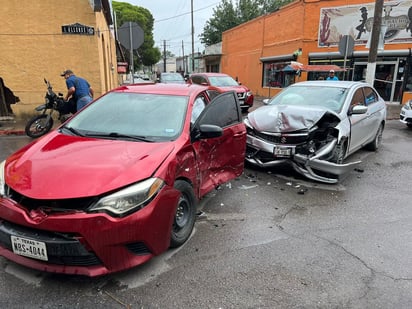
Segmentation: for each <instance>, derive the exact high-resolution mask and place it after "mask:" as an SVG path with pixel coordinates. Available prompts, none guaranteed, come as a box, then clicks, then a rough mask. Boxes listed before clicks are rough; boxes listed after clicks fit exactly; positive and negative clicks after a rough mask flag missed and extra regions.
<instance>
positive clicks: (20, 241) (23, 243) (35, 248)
mask: <svg viewBox="0 0 412 309" xmlns="http://www.w3.org/2000/svg"><path fill="white" fill-rule="evenodd" d="M11 245H12V247H13V252H14V253H15V254H18V255H23V256H27V257H31V258H33V259H38V260H43V261H47V260H48V258H47V249H46V244H45V243H44V242H41V241H37V240H33V239H28V238H22V237H16V236H11Z"/></svg>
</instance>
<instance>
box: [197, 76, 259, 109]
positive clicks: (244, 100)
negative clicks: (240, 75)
mask: <svg viewBox="0 0 412 309" xmlns="http://www.w3.org/2000/svg"><path fill="white" fill-rule="evenodd" d="M189 82H190V83H193V84H199V85H206V86H214V87H216V88H218V89H219V90H221V91H235V92H236V94H237V97H238V99H239V103H240V107H241V109H242V111H243V112H247V111H248V110H249V108H251V107H252V106H253V100H254V96H253V94H252V91H250V89H249V88H248V87H246V86H245V85H241V84H239V83H238V82H237V81H236V80H235V79H233V78H232V77H231V76H229V75H227V74H223V73H194V74H191V75H190V79H189Z"/></svg>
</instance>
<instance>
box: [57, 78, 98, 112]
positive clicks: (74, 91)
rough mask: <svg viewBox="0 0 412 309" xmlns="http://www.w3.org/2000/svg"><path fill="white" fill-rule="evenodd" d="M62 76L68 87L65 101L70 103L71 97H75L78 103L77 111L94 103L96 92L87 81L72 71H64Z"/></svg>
mask: <svg viewBox="0 0 412 309" xmlns="http://www.w3.org/2000/svg"><path fill="white" fill-rule="evenodd" d="M61 76H63V77H64V78H65V79H66V86H67V94H66V96H65V97H64V99H65V101H68V100H69V99H70V97H73V98H74V100H75V101H76V111H79V110H80V109H82V108H83V107H84V106H85V105H87V104H88V103H90V102H91V101H93V95H94V91H93V89H92V87H91V86H90V84H89V82H88V81H87V80H85V79H84V78H81V77H78V76H76V75H74V73H73V71H72V70H66V71H64V72H63V73H62V74H61Z"/></svg>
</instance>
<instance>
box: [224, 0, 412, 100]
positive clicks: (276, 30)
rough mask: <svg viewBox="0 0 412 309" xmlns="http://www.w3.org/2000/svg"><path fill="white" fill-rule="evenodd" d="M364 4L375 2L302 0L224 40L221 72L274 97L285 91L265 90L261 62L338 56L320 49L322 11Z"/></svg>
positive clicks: (231, 32)
mask: <svg viewBox="0 0 412 309" xmlns="http://www.w3.org/2000/svg"><path fill="white" fill-rule="evenodd" d="M363 3H373V1H369V2H368V1H364V0H347V1H340V0H336V1H320V0H313V1H311V0H305V1H302V0H298V1H295V2H293V3H290V4H288V5H286V6H285V7H283V8H282V9H280V10H279V11H277V12H274V13H271V14H269V15H265V16H261V17H258V18H256V19H254V20H252V21H249V22H247V23H245V24H242V25H239V26H237V27H235V28H233V29H230V30H228V31H226V32H224V33H223V36H222V54H223V56H222V60H221V71H222V72H223V73H227V74H229V75H231V76H233V77H236V76H237V77H238V79H239V81H240V82H241V83H243V84H245V85H247V86H248V87H249V88H250V89H251V90H252V92H253V93H254V94H255V95H258V96H268V95H269V91H270V95H273V94H275V93H276V92H278V91H280V90H281V89H280V88H271V89H269V88H268V87H262V74H263V69H262V65H263V64H262V62H261V61H260V58H262V57H273V56H281V55H290V54H293V53H294V51H296V50H297V49H299V48H302V55H300V56H298V59H297V60H296V61H299V62H301V63H303V64H308V60H309V57H308V55H309V53H310V52H337V51H338V47H337V46H331V47H318V30H319V20H320V9H321V8H322V7H334V6H345V5H356V4H363ZM405 13H406V12H405ZM410 47H411V46H410V44H388V45H385V50H390V49H408V48H410ZM355 50H359V51H365V46H364V45H356V46H355ZM306 77H307V74H305V73H303V74H302V76H300V77H296V80H297V81H302V80H306ZM406 96H407V95H406ZM404 98H405V95H404ZM404 101H405V99H404Z"/></svg>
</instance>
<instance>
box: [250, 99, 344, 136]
mask: <svg viewBox="0 0 412 309" xmlns="http://www.w3.org/2000/svg"><path fill="white" fill-rule="evenodd" d="M327 113H331V114H333V115H335V116H336V117H338V118H339V116H338V115H337V114H336V113H334V112H331V111H330V110H328V109H322V108H314V107H310V108H307V107H302V106H295V105H266V106H262V107H260V108H258V109H256V110H255V111H253V112H251V113H249V114H248V120H249V123H250V124H251V125H252V126H253V127H254V128H255V129H256V130H258V131H260V132H262V131H264V132H273V133H281V132H283V133H286V132H294V131H298V130H303V129H310V128H312V127H313V126H314V125H316V123H317V122H318V121H319V120H320V119H321V118H322V117H323V116H324V115H325V114H327Z"/></svg>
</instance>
